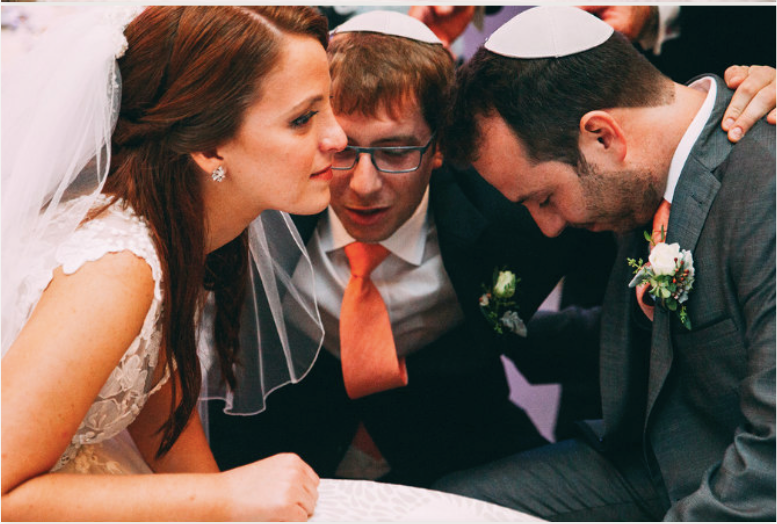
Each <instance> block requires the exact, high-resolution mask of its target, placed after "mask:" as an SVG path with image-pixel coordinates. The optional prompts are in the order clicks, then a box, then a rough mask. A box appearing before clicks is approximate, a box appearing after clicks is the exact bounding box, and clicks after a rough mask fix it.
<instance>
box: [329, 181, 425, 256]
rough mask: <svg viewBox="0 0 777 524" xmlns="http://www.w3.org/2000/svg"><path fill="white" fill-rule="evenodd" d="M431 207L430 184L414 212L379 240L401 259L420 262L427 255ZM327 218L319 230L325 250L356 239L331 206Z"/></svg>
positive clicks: (340, 247)
mask: <svg viewBox="0 0 777 524" xmlns="http://www.w3.org/2000/svg"><path fill="white" fill-rule="evenodd" d="M428 210H429V188H428V187H427V188H426V191H425V192H424V196H423V198H421V202H420V203H419V204H418V207H417V208H416V210H415V211H414V212H413V215H412V216H411V217H410V218H409V219H407V220H406V221H405V223H404V224H402V225H401V226H400V227H399V229H397V230H396V231H395V232H394V234H393V235H391V236H390V237H388V238H387V239H386V240H383V241H381V242H379V243H380V244H381V245H382V246H383V247H385V248H386V249H388V250H389V251H391V253H393V254H394V255H396V256H398V257H399V258H401V259H402V260H404V261H406V262H408V263H410V264H413V265H415V266H420V265H421V262H422V261H423V258H424V249H425V248H426V236H427V233H428V231H429V221H428V220H427V211H428ZM326 218H327V220H325V221H323V222H324V223H323V224H321V228H320V230H319V234H320V236H321V247H322V248H323V250H324V252H326V253H330V252H332V251H335V250H337V249H342V248H344V247H345V246H347V245H348V244H350V243H352V242H356V240H355V239H354V238H353V237H352V236H351V235H349V234H348V232H347V231H346V230H345V227H344V226H343V223H342V222H340V219H339V218H337V214H336V213H335V212H334V211H333V210H332V207H331V206H330V207H329V208H328V209H327V215H326Z"/></svg>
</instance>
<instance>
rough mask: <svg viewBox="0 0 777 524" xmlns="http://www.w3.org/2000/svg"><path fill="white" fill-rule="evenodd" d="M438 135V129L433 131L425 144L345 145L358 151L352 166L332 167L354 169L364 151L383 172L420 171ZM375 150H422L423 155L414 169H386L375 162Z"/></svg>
mask: <svg viewBox="0 0 777 524" xmlns="http://www.w3.org/2000/svg"><path fill="white" fill-rule="evenodd" d="M436 136H437V131H435V132H434V133H432V136H431V137H429V141H428V142H427V143H426V145H425V146H379V147H359V146H345V149H347V150H349V151H355V152H356V156H355V157H354V159H353V164H351V166H350V167H335V166H332V169H333V170H335V171H348V170H349V169H353V168H354V167H356V164H358V163H359V157H361V155H362V154H363V153H366V154H368V155H370V162H372V165H373V166H374V167H375V169H377V170H378V171H380V172H381V173H389V174H397V173H412V172H413V171H418V169H419V168H420V167H421V164H422V163H423V161H424V154H425V153H426V151H427V150H428V149H429V147H430V146H431V145H432V143H433V142H434V139H435V137H436ZM374 151H395V152H398V153H401V152H406V151H420V152H421V156H420V157H419V158H418V165H417V166H415V167H414V168H412V169H397V170H386V169H381V168H379V167H378V164H376V163H375V157H374V156H372V153H373V152H374ZM335 154H337V153H335Z"/></svg>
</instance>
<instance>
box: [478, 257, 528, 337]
mask: <svg viewBox="0 0 777 524" xmlns="http://www.w3.org/2000/svg"><path fill="white" fill-rule="evenodd" d="M520 281H521V279H520V278H517V277H516V276H515V273H513V272H512V271H507V270H503V271H499V270H498V269H497V270H494V278H493V281H492V283H491V286H490V287H486V286H485V285H483V294H482V295H480V298H479V299H478V304H479V305H480V311H481V312H482V313H483V316H484V317H486V320H487V321H488V323H489V324H491V327H493V328H494V331H496V332H497V333H499V334H500V335H502V334H504V332H505V330H507V331H509V332H510V333H515V334H516V335H518V336H521V337H525V336H526V324H524V322H523V320H521V317H519V316H518V312H517V311H515V310H514V309H509V308H512V307H513V306H515V305H516V302H515V301H514V300H512V298H513V296H514V295H515V290H516V286H517V285H518V282H520Z"/></svg>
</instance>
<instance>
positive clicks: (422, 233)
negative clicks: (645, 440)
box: [301, 188, 464, 358]
mask: <svg viewBox="0 0 777 524" xmlns="http://www.w3.org/2000/svg"><path fill="white" fill-rule="evenodd" d="M351 242H354V239H353V238H352V237H351V236H350V235H349V234H348V233H347V232H346V230H345V228H344V227H343V225H342V223H341V222H340V220H339V219H338V218H337V215H335V213H334V212H333V211H332V209H331V208H329V209H328V212H327V214H326V215H324V216H323V217H321V220H319V222H318V225H317V227H316V230H315V232H314V233H313V235H312V237H311V238H310V240H309V241H308V244H307V248H308V252H309V254H310V259H311V262H312V263H313V268H314V270H315V273H316V289H315V293H316V297H317V299H318V308H319V311H320V313H321V319H322V321H323V323H324V332H325V334H324V347H325V348H326V349H327V350H328V351H329V352H330V353H332V354H333V355H334V356H336V357H338V358H339V356H340V306H341V304H342V300H343V294H344V293H345V287H346V286H347V285H348V280H349V279H350V277H351V269H350V266H349V265H348V258H347V257H346V256H345V250H344V247H345V246H346V245H348V244H350V243H351ZM380 244H381V245H383V246H384V247H385V248H387V249H388V250H389V251H390V254H389V255H388V257H387V258H386V259H385V260H384V261H383V263H381V265H380V266H378V267H377V268H376V269H375V270H374V271H373V272H372V275H371V277H370V278H371V280H372V281H373V283H374V284H375V286H376V287H377V288H378V291H379V292H380V294H381V296H382V297H383V300H384V302H385V303H386V308H387V309H388V314H389V318H390V319H391V329H392V332H393V334H394V342H395V344H396V347H397V354H398V356H399V357H404V356H406V355H409V354H411V353H413V352H415V351H418V350H419V349H421V348H423V347H424V346H426V345H427V344H429V343H431V342H433V341H435V340H437V339H438V338H439V337H440V336H442V335H443V334H445V333H447V332H448V331H450V330H451V329H453V328H454V327H456V326H457V325H459V324H460V323H461V322H462V321H463V319H464V314H463V312H462V311H461V307H460V306H459V303H458V300H457V298H456V293H455V291H454V289H453V285H452V284H451V282H450V279H449V277H448V274H447V273H446V271H445V268H444V267H443V263H442V257H441V255H440V245H439V242H438V239H437V228H436V226H435V224H434V219H433V216H432V213H430V212H429V189H428V188H427V190H426V193H425V194H424V197H423V199H422V201H421V203H420V204H419V205H418V208H417V209H416V211H415V212H414V213H413V215H412V216H411V217H410V218H409V219H408V220H407V222H405V223H404V224H402V226H401V227H400V228H399V229H398V230H397V231H396V232H395V233H394V234H393V235H392V236H391V237H389V238H387V239H386V240H384V241H382V242H380ZM301 292H302V293H303V294H304V293H309V292H310V290H307V289H301Z"/></svg>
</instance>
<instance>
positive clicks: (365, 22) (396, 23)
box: [332, 11, 442, 45]
mask: <svg viewBox="0 0 777 524" xmlns="http://www.w3.org/2000/svg"><path fill="white" fill-rule="evenodd" d="M355 32H368V33H382V34H384V35H390V36H401V37H402V38H409V39H411V40H418V41H419V42H425V43H427V44H440V45H442V42H441V41H440V39H439V38H437V35H435V34H434V33H433V32H432V30H431V29H429V28H428V27H427V26H426V24H424V23H423V22H421V21H420V20H418V19H417V18H413V17H412V16H408V15H404V14H402V13H397V12H396V11H369V12H367V13H363V14H360V15H357V16H354V17H353V18H351V19H350V20H348V21H347V22H344V23H342V24H340V25H339V26H337V27H335V28H334V29H333V30H332V36H334V35H337V34H340V33H355Z"/></svg>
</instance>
